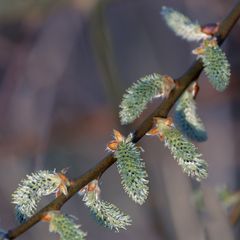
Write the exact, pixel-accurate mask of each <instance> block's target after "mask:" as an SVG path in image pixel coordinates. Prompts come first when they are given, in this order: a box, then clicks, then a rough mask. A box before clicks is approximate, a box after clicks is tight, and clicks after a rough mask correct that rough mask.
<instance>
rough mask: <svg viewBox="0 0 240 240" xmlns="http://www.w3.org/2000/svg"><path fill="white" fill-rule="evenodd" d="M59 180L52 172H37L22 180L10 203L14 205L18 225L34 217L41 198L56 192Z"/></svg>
mask: <svg viewBox="0 0 240 240" xmlns="http://www.w3.org/2000/svg"><path fill="white" fill-rule="evenodd" d="M60 183H61V179H60V178H59V177H58V175H57V173H55V172H54V171H38V172H36V173H33V174H32V175H28V176H27V178H26V179H24V180H22V182H21V184H20V185H19V187H18V188H17V190H16V191H15V192H14V193H13V194H12V203H14V204H15V205H16V207H15V210H16V218H17V220H18V221H19V222H20V223H23V222H25V221H26V220H27V219H28V218H29V217H31V216H32V215H34V213H35V212H36V209H37V204H38V203H39V201H40V200H41V198H42V197H43V196H46V195H49V194H51V193H54V192H56V190H57V188H58V186H59V185H60Z"/></svg>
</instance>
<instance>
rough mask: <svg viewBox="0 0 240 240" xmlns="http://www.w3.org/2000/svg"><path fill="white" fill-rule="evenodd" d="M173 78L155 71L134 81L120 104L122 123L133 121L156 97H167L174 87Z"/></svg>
mask: <svg viewBox="0 0 240 240" xmlns="http://www.w3.org/2000/svg"><path fill="white" fill-rule="evenodd" d="M174 86H175V84H174V81H173V79H171V78H170V77H168V76H162V75H160V74H157V73H154V74H150V75H147V76H145V77H143V78H141V79H140V80H138V81H137V82H136V83H134V84H133V85H132V86H131V87H130V88H128V89H127V92H126V93H125V94H124V95H123V99H122V102H121V104H120V109H121V110H120V113H119V116H120V120H121V123H122V124H128V123H131V122H133V121H134V120H135V119H136V118H138V117H139V116H140V114H141V113H142V112H143V111H144V110H145V108H146V105H147V104H148V103H149V102H151V101H152V99H153V98H155V97H160V96H163V97H167V96H168V95H169V93H170V91H171V90H172V89H173V88H174Z"/></svg>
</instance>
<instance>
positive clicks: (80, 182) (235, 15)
mask: <svg viewBox="0 0 240 240" xmlns="http://www.w3.org/2000/svg"><path fill="white" fill-rule="evenodd" d="M239 17H240V2H239V3H238V4H237V5H236V6H235V7H234V8H233V10H232V11H231V12H230V14H229V15H228V16H227V17H226V18H225V19H224V20H223V21H222V23H221V24H220V27H219V32H218V34H217V37H218V42H219V44H222V43H223V41H224V40H225V39H226V37H227V36H228V34H229V32H230V31H231V30H232V28H233V27H234V25H235V24H236V22H237V20H238V19H239ZM202 69H203V66H202V62H201V61H200V60H198V61H195V62H194V63H193V64H192V66H191V67H190V68H189V69H188V70H187V71H186V72H185V73H184V74H183V75H182V76H181V77H180V78H179V79H177V81H178V83H179V84H178V87H177V88H175V89H174V90H173V91H172V92H171V93H170V96H169V97H168V98H167V99H166V100H164V101H163V102H162V103H161V104H160V105H159V106H158V107H157V108H156V110H155V111H154V112H153V113H152V114H151V115H150V116H148V117H147V118H146V119H145V120H144V121H143V123H142V124H141V125H140V126H139V127H138V128H137V130H136V131H135V132H134V137H133V142H137V141H138V140H140V139H141V138H142V137H143V136H144V135H145V134H146V133H147V132H148V131H149V130H150V129H151V127H152V123H153V117H167V115H168V113H169V111H170V109H171V108H172V107H173V105H174V103H175V102H176V101H177V99H178V98H179V97H180V96H181V94H182V93H183V92H184V90H185V89H186V88H187V87H188V86H189V85H190V84H191V83H192V82H193V81H195V80H196V79H197V78H198V77H199V75H200V73H201V71H202ZM115 162H116V159H114V158H113V154H108V155H107V156H106V157H105V158H104V159H102V160H101V161H100V162H99V163H98V164H97V165H96V166H95V167H93V168H92V169H90V170H89V171H87V172H86V173H85V174H83V175H82V176H80V177H79V178H77V179H75V180H74V181H73V185H72V186H71V187H69V189H68V191H69V194H68V195H67V196H64V195H60V196H59V197H57V198H56V199H55V200H53V201H52V202H51V203H50V204H48V205H47V206H46V207H44V208H43V209H41V210H40V211H39V212H38V213H36V214H35V215H34V216H32V217H31V218H30V219H29V220H28V221H27V222H26V223H24V224H22V225H20V226H18V227H16V228H15V229H12V230H10V231H9V232H8V238H9V239H15V238H17V237H18V236H20V235H21V234H23V233H24V232H26V231H27V230H28V229H30V228H31V227H33V226H34V225H35V224H36V223H38V222H39V221H40V220H41V218H42V217H43V215H44V213H46V212H48V211H52V210H59V209H61V207H62V206H63V205H64V204H65V202H67V201H68V200H69V199H70V198H72V196H73V195H75V194H76V193H77V192H78V191H79V190H80V189H81V188H83V187H84V186H85V185H87V184H88V183H89V182H90V181H92V180H93V179H96V178H97V177H98V176H100V175H102V174H103V173H104V172H105V171H106V170H107V169H108V168H109V167H110V166H111V165H113V164H114V163H115Z"/></svg>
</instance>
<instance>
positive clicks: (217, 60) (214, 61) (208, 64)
mask: <svg viewBox="0 0 240 240" xmlns="http://www.w3.org/2000/svg"><path fill="white" fill-rule="evenodd" d="M202 48H203V52H202V54H199V58H201V59H202V61H203V66H204V72H205V74H206V75H207V77H208V79H209V82H210V83H211V84H212V86H213V87H214V88H215V89H216V90H217V91H219V92H222V91H224V90H225V89H226V88H227V86H228V85H229V82H230V75H231V72H230V64H229V62H228V60H227V58H226V55H225V53H224V52H223V51H222V49H221V48H220V47H219V46H218V45H217V42H216V41H215V43H214V42H213V40H212V41H211V40H205V41H204V42H203V44H202Z"/></svg>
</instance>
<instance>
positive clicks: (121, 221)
mask: <svg viewBox="0 0 240 240" xmlns="http://www.w3.org/2000/svg"><path fill="white" fill-rule="evenodd" d="M91 183H93V184H94V185H95V188H94V190H92V191H90V190H88V186H86V187H85V188H84V190H83V192H82V193H83V194H84V197H83V201H84V202H85V205H86V206H87V207H88V208H89V209H90V211H91V215H92V216H93V217H94V219H95V220H96V222H97V223H98V224H100V225H102V226H104V227H106V228H109V229H111V230H112V229H114V230H115V231H117V232H118V231H119V229H126V227H127V226H128V225H131V222H132V220H131V218H130V216H128V215H127V214H125V213H123V212H122V211H121V210H120V209H119V208H118V207H116V206H115V205H114V204H112V203H109V202H106V201H102V200H100V188H99V186H98V181H97V180H93V181H92V182H91ZM91 183H90V184H91ZM82 193H81V194H82Z"/></svg>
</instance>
